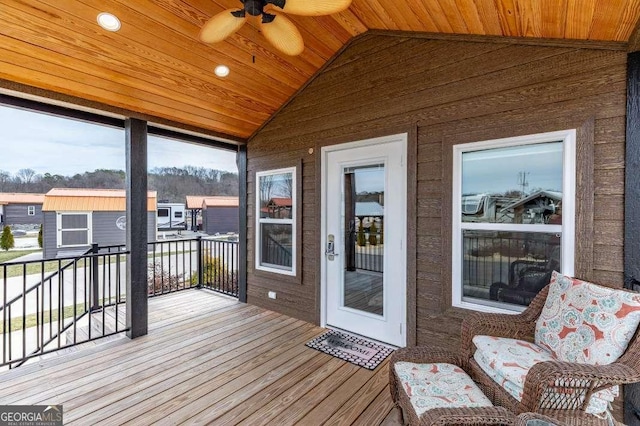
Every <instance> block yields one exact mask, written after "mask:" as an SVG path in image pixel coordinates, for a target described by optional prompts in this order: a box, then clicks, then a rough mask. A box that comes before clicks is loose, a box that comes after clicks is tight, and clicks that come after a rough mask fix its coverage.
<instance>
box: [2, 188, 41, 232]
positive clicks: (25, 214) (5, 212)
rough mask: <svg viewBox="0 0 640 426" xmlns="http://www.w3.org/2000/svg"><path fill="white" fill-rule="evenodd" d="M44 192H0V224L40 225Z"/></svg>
mask: <svg viewBox="0 0 640 426" xmlns="http://www.w3.org/2000/svg"><path fill="white" fill-rule="evenodd" d="M42 203H44V194H24V193H0V226H3V227H4V226H6V225H8V226H15V225H33V226H34V227H36V226H40V225H42Z"/></svg>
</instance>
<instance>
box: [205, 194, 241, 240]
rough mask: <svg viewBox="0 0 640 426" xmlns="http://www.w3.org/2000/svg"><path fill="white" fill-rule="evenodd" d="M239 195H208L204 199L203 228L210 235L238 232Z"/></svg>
mask: <svg viewBox="0 0 640 426" xmlns="http://www.w3.org/2000/svg"><path fill="white" fill-rule="evenodd" d="M238 204H239V203H238V197H222V196H220V197H207V198H204V199H203V201H202V230H203V231H204V232H205V233H206V234H208V235H215V234H227V233H231V232H233V233H237V232H238V230H239V212H238Z"/></svg>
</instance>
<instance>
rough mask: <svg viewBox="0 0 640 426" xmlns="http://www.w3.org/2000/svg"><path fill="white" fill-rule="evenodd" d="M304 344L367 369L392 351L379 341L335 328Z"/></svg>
mask: <svg viewBox="0 0 640 426" xmlns="http://www.w3.org/2000/svg"><path fill="white" fill-rule="evenodd" d="M306 346H308V347H310V348H312V349H315V350H318V351H320V352H324V353H326V354H329V355H331V356H335V357H336V358H340V359H343V360H345V361H348V362H350V363H352V364H355V365H357V366H360V367H363V368H366V369H369V370H375V368H376V367H377V366H378V365H380V363H381V362H382V361H384V359H385V358H386V357H388V356H389V354H390V353H391V352H393V351H394V349H393V348H392V347H389V346H386V345H383V344H381V343H377V342H374V341H371V340H368V339H365V338H363V337H359V336H353V335H351V334H347V333H341V332H339V331H336V330H329V331H327V332H326V333H324V334H322V335H320V336H318V337H316V338H315V339H313V340H310V341H308V342H307V343H306Z"/></svg>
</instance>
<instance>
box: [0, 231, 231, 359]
mask: <svg viewBox="0 0 640 426" xmlns="http://www.w3.org/2000/svg"><path fill="white" fill-rule="evenodd" d="M128 254H129V252H128V251H126V249H125V247H124V246H117V245H116V246H103V247H98V245H93V247H92V248H91V249H90V250H88V251H87V252H85V253H84V254H82V255H80V256H77V257H63V258H59V259H52V260H36V261H28V262H9V263H3V264H0V280H1V281H0V283H1V284H2V294H1V295H0V314H1V315H2V323H1V326H2V329H1V333H2V340H1V341H0V346H1V348H2V359H1V360H0V361H1V362H0V367H5V368H6V367H8V368H14V367H17V366H19V365H22V364H23V363H24V362H25V361H27V360H28V359H30V358H33V357H37V356H41V355H45V354H47V353H51V352H54V351H58V350H60V349H65V348H68V347H70V346H74V345H77V344H80V343H84V342H88V341H91V340H96V339H99V338H102V337H107V336H110V335H114V334H116V333H120V332H123V331H126V330H127V328H126V285H125V284H124V283H125V282H126V262H127V261H128V257H129V256H128ZM147 258H148V275H147V276H148V294H149V297H153V296H158V295H162V294H167V293H173V292H176V291H180V290H185V289H190V288H206V289H209V290H213V291H216V292H220V293H224V294H226V295H230V296H234V297H238V266H239V265H238V259H239V257H238V243H237V242H235V241H223V240H220V239H216V238H215V237H214V238H195V239H184V240H172V241H156V242H151V243H149V244H148V254H147Z"/></svg>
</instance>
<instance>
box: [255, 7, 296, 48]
mask: <svg viewBox="0 0 640 426" xmlns="http://www.w3.org/2000/svg"><path fill="white" fill-rule="evenodd" d="M274 15H275V16H274ZM271 16H273V20H272V21H271V22H264V20H263V21H261V22H260V30H261V31H262V34H264V36H265V38H266V39H267V40H269V42H270V43H271V44H273V46H274V47H275V48H276V49H278V50H279V51H281V52H282V53H285V54H287V55H290V56H296V55H299V54H301V53H302V51H303V50H304V41H302V35H300V31H298V29H297V28H296V26H295V25H294V24H293V22H291V21H290V20H289V19H287V18H286V17H285V16H283V15H280V14H273V15H270V17H269V18H268V19H266V20H267V21H269V20H270V19H271Z"/></svg>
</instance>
